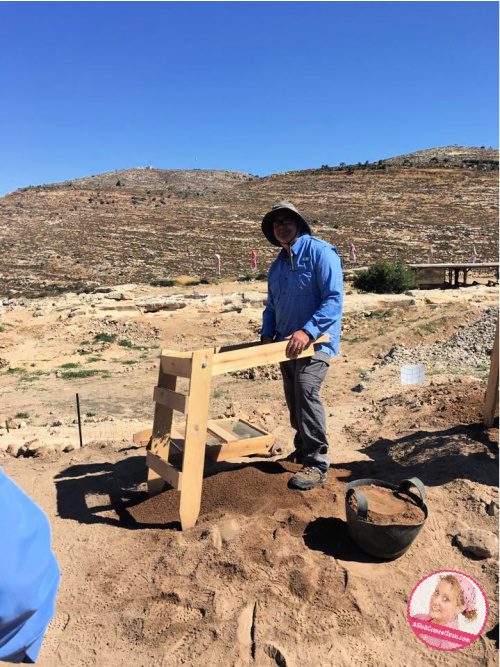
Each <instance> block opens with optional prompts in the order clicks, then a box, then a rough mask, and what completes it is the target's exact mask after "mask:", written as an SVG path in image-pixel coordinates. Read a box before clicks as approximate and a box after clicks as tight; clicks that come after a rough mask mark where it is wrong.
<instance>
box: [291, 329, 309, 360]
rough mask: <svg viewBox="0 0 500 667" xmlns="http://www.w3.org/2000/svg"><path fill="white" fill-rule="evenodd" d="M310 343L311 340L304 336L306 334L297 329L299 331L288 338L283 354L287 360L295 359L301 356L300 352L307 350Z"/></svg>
mask: <svg viewBox="0 0 500 667" xmlns="http://www.w3.org/2000/svg"><path fill="white" fill-rule="evenodd" d="M311 343H312V340H311V338H310V337H309V336H308V335H307V334H306V332H305V331H302V329H299V331H296V332H295V333H293V334H292V335H291V336H290V339H289V341H288V345H287V346H286V350H285V354H286V356H287V357H288V358H289V359H293V358H294V357H297V356H298V355H299V354H301V352H303V351H304V350H307V348H308V347H309V346H310V345H311Z"/></svg>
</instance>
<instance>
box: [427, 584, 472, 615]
mask: <svg viewBox="0 0 500 667" xmlns="http://www.w3.org/2000/svg"><path fill="white" fill-rule="evenodd" d="M464 609H465V607H464V606H459V602H458V598H457V592H456V591H455V589H454V588H453V586H452V585H451V584H450V582H449V581H440V582H439V583H438V585H437V586H436V590H435V591H434V593H433V594H432V596H431V599H430V602H429V616H430V617H431V619H430V620H431V621H432V622H433V623H437V624H438V625H446V624H447V623H450V621H453V620H454V619H455V618H456V617H457V616H458V614H460V613H461V612H463V611H464Z"/></svg>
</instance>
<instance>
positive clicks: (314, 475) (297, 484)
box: [288, 466, 326, 491]
mask: <svg viewBox="0 0 500 667" xmlns="http://www.w3.org/2000/svg"><path fill="white" fill-rule="evenodd" d="M325 480H326V472H323V471H321V470H320V469H319V468H311V467H310V466H304V467H303V468H302V470H299V472H297V473H295V475H294V476H293V477H292V478H291V479H290V481H289V482H288V486H289V487H291V488H292V489H300V490H301V491H308V490H309V489H314V487H316V486H319V485H320V484H323V482H324V481H325Z"/></svg>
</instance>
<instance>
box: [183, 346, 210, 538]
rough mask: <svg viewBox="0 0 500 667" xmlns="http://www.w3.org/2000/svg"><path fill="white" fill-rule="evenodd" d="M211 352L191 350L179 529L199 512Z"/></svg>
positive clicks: (191, 525) (194, 521)
mask: <svg viewBox="0 0 500 667" xmlns="http://www.w3.org/2000/svg"><path fill="white" fill-rule="evenodd" d="M213 354H214V353H213V350H210V349H207V350H196V351H194V352H193V359H192V367H191V383H190V386H189V406H190V408H189V411H188V415H187V421H186V436H185V441H184V455H183V461H182V486H181V502H180V511H179V513H180V518H181V526H182V530H187V529H188V528H192V527H193V526H194V525H195V523H196V521H197V519H198V515H199V513H200V505H201V490H202V485H203V468H204V464H205V447H206V439H207V421H208V406H209V402H210V386H211V381H212V360H213Z"/></svg>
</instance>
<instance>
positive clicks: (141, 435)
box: [132, 428, 153, 445]
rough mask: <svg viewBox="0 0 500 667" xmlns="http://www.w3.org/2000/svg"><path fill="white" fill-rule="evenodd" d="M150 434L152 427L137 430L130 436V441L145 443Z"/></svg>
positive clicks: (139, 443) (137, 443) (138, 443)
mask: <svg viewBox="0 0 500 667" xmlns="http://www.w3.org/2000/svg"><path fill="white" fill-rule="evenodd" d="M152 434H153V429H151V428H145V429H143V430H142V431H137V433H134V435H133V436H132V441H133V442H134V443H135V444H136V445H147V444H148V442H149V441H150V439H151V435H152Z"/></svg>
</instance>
